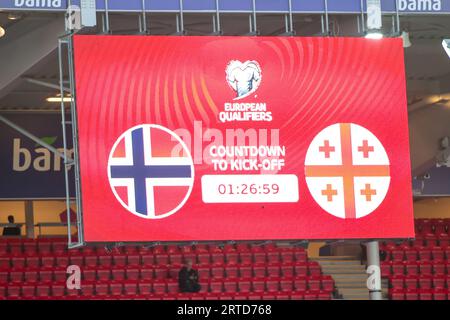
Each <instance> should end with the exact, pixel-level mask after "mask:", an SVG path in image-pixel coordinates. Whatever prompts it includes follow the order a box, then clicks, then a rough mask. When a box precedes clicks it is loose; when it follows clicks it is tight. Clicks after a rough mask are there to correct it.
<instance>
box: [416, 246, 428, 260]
mask: <svg viewBox="0 0 450 320" xmlns="http://www.w3.org/2000/svg"><path fill="white" fill-rule="evenodd" d="M418 253H419V260H420V261H429V260H431V250H430V249H426V248H421V249H419V250H418Z"/></svg>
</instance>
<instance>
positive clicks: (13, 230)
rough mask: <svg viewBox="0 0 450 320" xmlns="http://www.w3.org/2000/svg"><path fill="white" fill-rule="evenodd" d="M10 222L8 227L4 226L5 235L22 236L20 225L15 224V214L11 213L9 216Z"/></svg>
mask: <svg viewBox="0 0 450 320" xmlns="http://www.w3.org/2000/svg"><path fill="white" fill-rule="evenodd" d="M8 223H9V225H8V226H7V227H4V228H3V235H4V236H20V233H21V232H20V226H19V225H16V224H14V216H11V215H9V216H8Z"/></svg>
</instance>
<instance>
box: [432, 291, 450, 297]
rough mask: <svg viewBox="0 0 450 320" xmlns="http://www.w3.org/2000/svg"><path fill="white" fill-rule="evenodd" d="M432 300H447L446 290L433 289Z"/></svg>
mask: <svg viewBox="0 0 450 320" xmlns="http://www.w3.org/2000/svg"><path fill="white" fill-rule="evenodd" d="M432 292H433V300H447V293H448V292H447V290H446V289H434V290H433V291H432Z"/></svg>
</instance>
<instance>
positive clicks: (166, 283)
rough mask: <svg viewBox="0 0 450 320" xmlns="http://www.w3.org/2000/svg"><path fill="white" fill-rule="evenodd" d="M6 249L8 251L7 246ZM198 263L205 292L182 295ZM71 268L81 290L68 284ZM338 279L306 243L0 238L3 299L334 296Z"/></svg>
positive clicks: (329, 297) (319, 297) (1, 291)
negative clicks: (70, 246) (72, 245)
mask: <svg viewBox="0 0 450 320" xmlns="http://www.w3.org/2000/svg"><path fill="white" fill-rule="evenodd" d="M2 248H3V249H2ZM188 259H190V260H193V262H194V264H195V268H196V269H197V270H198V272H199V279H200V284H201V286H202V290H201V292H199V293H196V294H182V293H179V292H178V282H177V278H178V272H179V270H180V268H181V267H182V263H184V262H185V261H186V260H188ZM68 265H77V266H79V267H80V269H81V275H82V276H81V290H69V289H67V288H66V282H65V281H66V279H67V273H66V268H67V266H68ZM333 291H334V281H333V279H332V278H331V277H330V276H325V275H322V272H321V268H320V265H319V264H318V263H317V262H314V261H310V260H308V257H307V253H306V251H305V249H303V248H301V247H295V246H291V247H278V246H276V245H274V244H265V245H249V244H247V243H240V244H225V245H223V246H217V245H206V244H198V245H184V246H176V245H157V246H152V247H143V246H134V245H127V246H122V247H114V248H107V247H101V246H90V247H84V248H82V249H75V250H67V244H66V242H65V241H61V239H40V240H38V241H34V242H33V241H30V240H26V239H7V240H3V241H1V240H0V299H79V298H80V299H96V298H98V299H109V298H114V299H118V298H126V299H170V298H175V299H191V298H192V299H194V298H195V299H208V298H211V297H214V298H215V299H218V298H226V297H230V299H232V298H235V297H236V299H248V298H256V297H258V299H262V298H268V297H270V298H280V299H331V298H332V296H333Z"/></svg>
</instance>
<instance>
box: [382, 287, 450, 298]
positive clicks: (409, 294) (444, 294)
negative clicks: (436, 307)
mask: <svg viewBox="0 0 450 320" xmlns="http://www.w3.org/2000/svg"><path fill="white" fill-rule="evenodd" d="M389 297H390V299H391V300H450V291H448V290H447V289H391V290H389Z"/></svg>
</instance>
